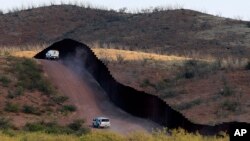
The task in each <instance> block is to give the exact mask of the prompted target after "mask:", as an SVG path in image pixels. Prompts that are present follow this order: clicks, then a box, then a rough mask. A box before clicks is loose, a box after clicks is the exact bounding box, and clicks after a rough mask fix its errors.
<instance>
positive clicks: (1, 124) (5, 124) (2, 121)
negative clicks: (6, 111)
mask: <svg viewBox="0 0 250 141" xmlns="http://www.w3.org/2000/svg"><path fill="white" fill-rule="evenodd" d="M12 127H13V125H12V124H11V123H10V121H9V120H8V119H6V118H4V117H0V129H9V128H12Z"/></svg>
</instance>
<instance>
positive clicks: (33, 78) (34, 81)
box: [10, 57, 55, 95]
mask: <svg viewBox="0 0 250 141" xmlns="http://www.w3.org/2000/svg"><path fill="white" fill-rule="evenodd" d="M10 60H12V61H11V62H12V67H11V71H12V72H13V73H14V74H15V75H16V76H17V78H18V80H19V82H18V86H21V87H23V88H24V89H27V90H31V91H32V90H39V91H41V92H43V93H44V94H47V95H52V94H55V89H54V88H53V87H52V85H51V83H50V82H49V81H47V80H46V79H45V78H44V77H43V76H42V75H43V74H42V70H41V69H40V66H39V65H38V64H37V63H36V62H35V61H34V60H32V59H28V58H15V57H12V58H11V59H10Z"/></svg>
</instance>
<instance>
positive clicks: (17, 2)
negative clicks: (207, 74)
mask: <svg viewBox="0 0 250 141" xmlns="http://www.w3.org/2000/svg"><path fill="white" fill-rule="evenodd" d="M61 1H62V2H64V3H68V2H72V3H75V2H76V1H77V2H78V3H86V4H90V5H93V6H97V7H104V8H107V9H115V10H117V9H120V8H123V7H127V8H128V9H129V10H131V11H133V10H136V9H142V8H150V7H157V6H162V7H169V6H173V7H183V8H185V9H193V10H198V11H201V12H206V13H209V14H213V15H219V16H223V17H230V18H237V19H242V20H248V21H250V0H0V9H1V10H2V11H4V12H6V11H8V9H12V8H17V7H18V8H20V7H28V6H30V5H34V6H41V5H44V4H45V5H48V4H50V3H51V2H52V3H55V4H60V3H61Z"/></svg>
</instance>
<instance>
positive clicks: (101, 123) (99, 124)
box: [92, 117, 110, 128]
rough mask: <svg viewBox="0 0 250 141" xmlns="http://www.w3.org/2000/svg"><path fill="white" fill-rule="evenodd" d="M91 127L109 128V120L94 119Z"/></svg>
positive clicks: (102, 118)
mask: <svg viewBox="0 0 250 141" xmlns="http://www.w3.org/2000/svg"><path fill="white" fill-rule="evenodd" d="M92 125H93V127H96V128H99V127H103V128H104V127H106V128H107V127H110V120H109V119H108V118H106V117H96V118H94V119H93V122H92Z"/></svg>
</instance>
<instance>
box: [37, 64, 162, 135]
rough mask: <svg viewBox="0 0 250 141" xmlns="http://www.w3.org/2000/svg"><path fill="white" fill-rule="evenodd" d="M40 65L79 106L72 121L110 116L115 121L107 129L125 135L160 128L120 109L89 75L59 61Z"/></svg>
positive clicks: (51, 79)
mask: <svg viewBox="0 0 250 141" xmlns="http://www.w3.org/2000/svg"><path fill="white" fill-rule="evenodd" d="M40 62H41V64H42V66H43V69H44V71H45V73H46V74H47V75H48V78H49V80H50V81H51V82H52V83H53V84H54V85H55V86H56V87H57V88H58V90H59V91H60V92H61V93H62V94H64V95H66V96H68V97H69V102H70V103H72V104H74V105H75V106H76V107H77V111H76V112H75V113H74V114H72V115H71V118H83V119H85V120H86V121H87V124H89V125H91V122H92V119H93V117H96V116H106V117H109V118H110V120H111V128H109V129H104V130H112V131H115V132H119V133H123V134H127V133H130V132H134V131H149V132H150V131H152V129H154V128H160V126H159V125H158V124H156V123H154V122H152V121H149V120H145V119H141V118H137V117H134V116H132V115H130V114H128V113H126V112H124V111H122V110H121V109H119V108H117V107H116V106H115V105H114V104H113V103H111V102H110V101H109V98H108V97H107V96H106V94H105V92H104V91H103V90H102V88H101V87H100V86H99V85H98V84H97V82H96V81H95V80H94V79H93V78H92V76H90V75H89V74H88V72H84V71H81V73H78V72H77V71H74V70H72V69H70V67H67V66H65V65H63V64H62V62H59V61H48V60H40ZM65 120H67V119H65Z"/></svg>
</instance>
